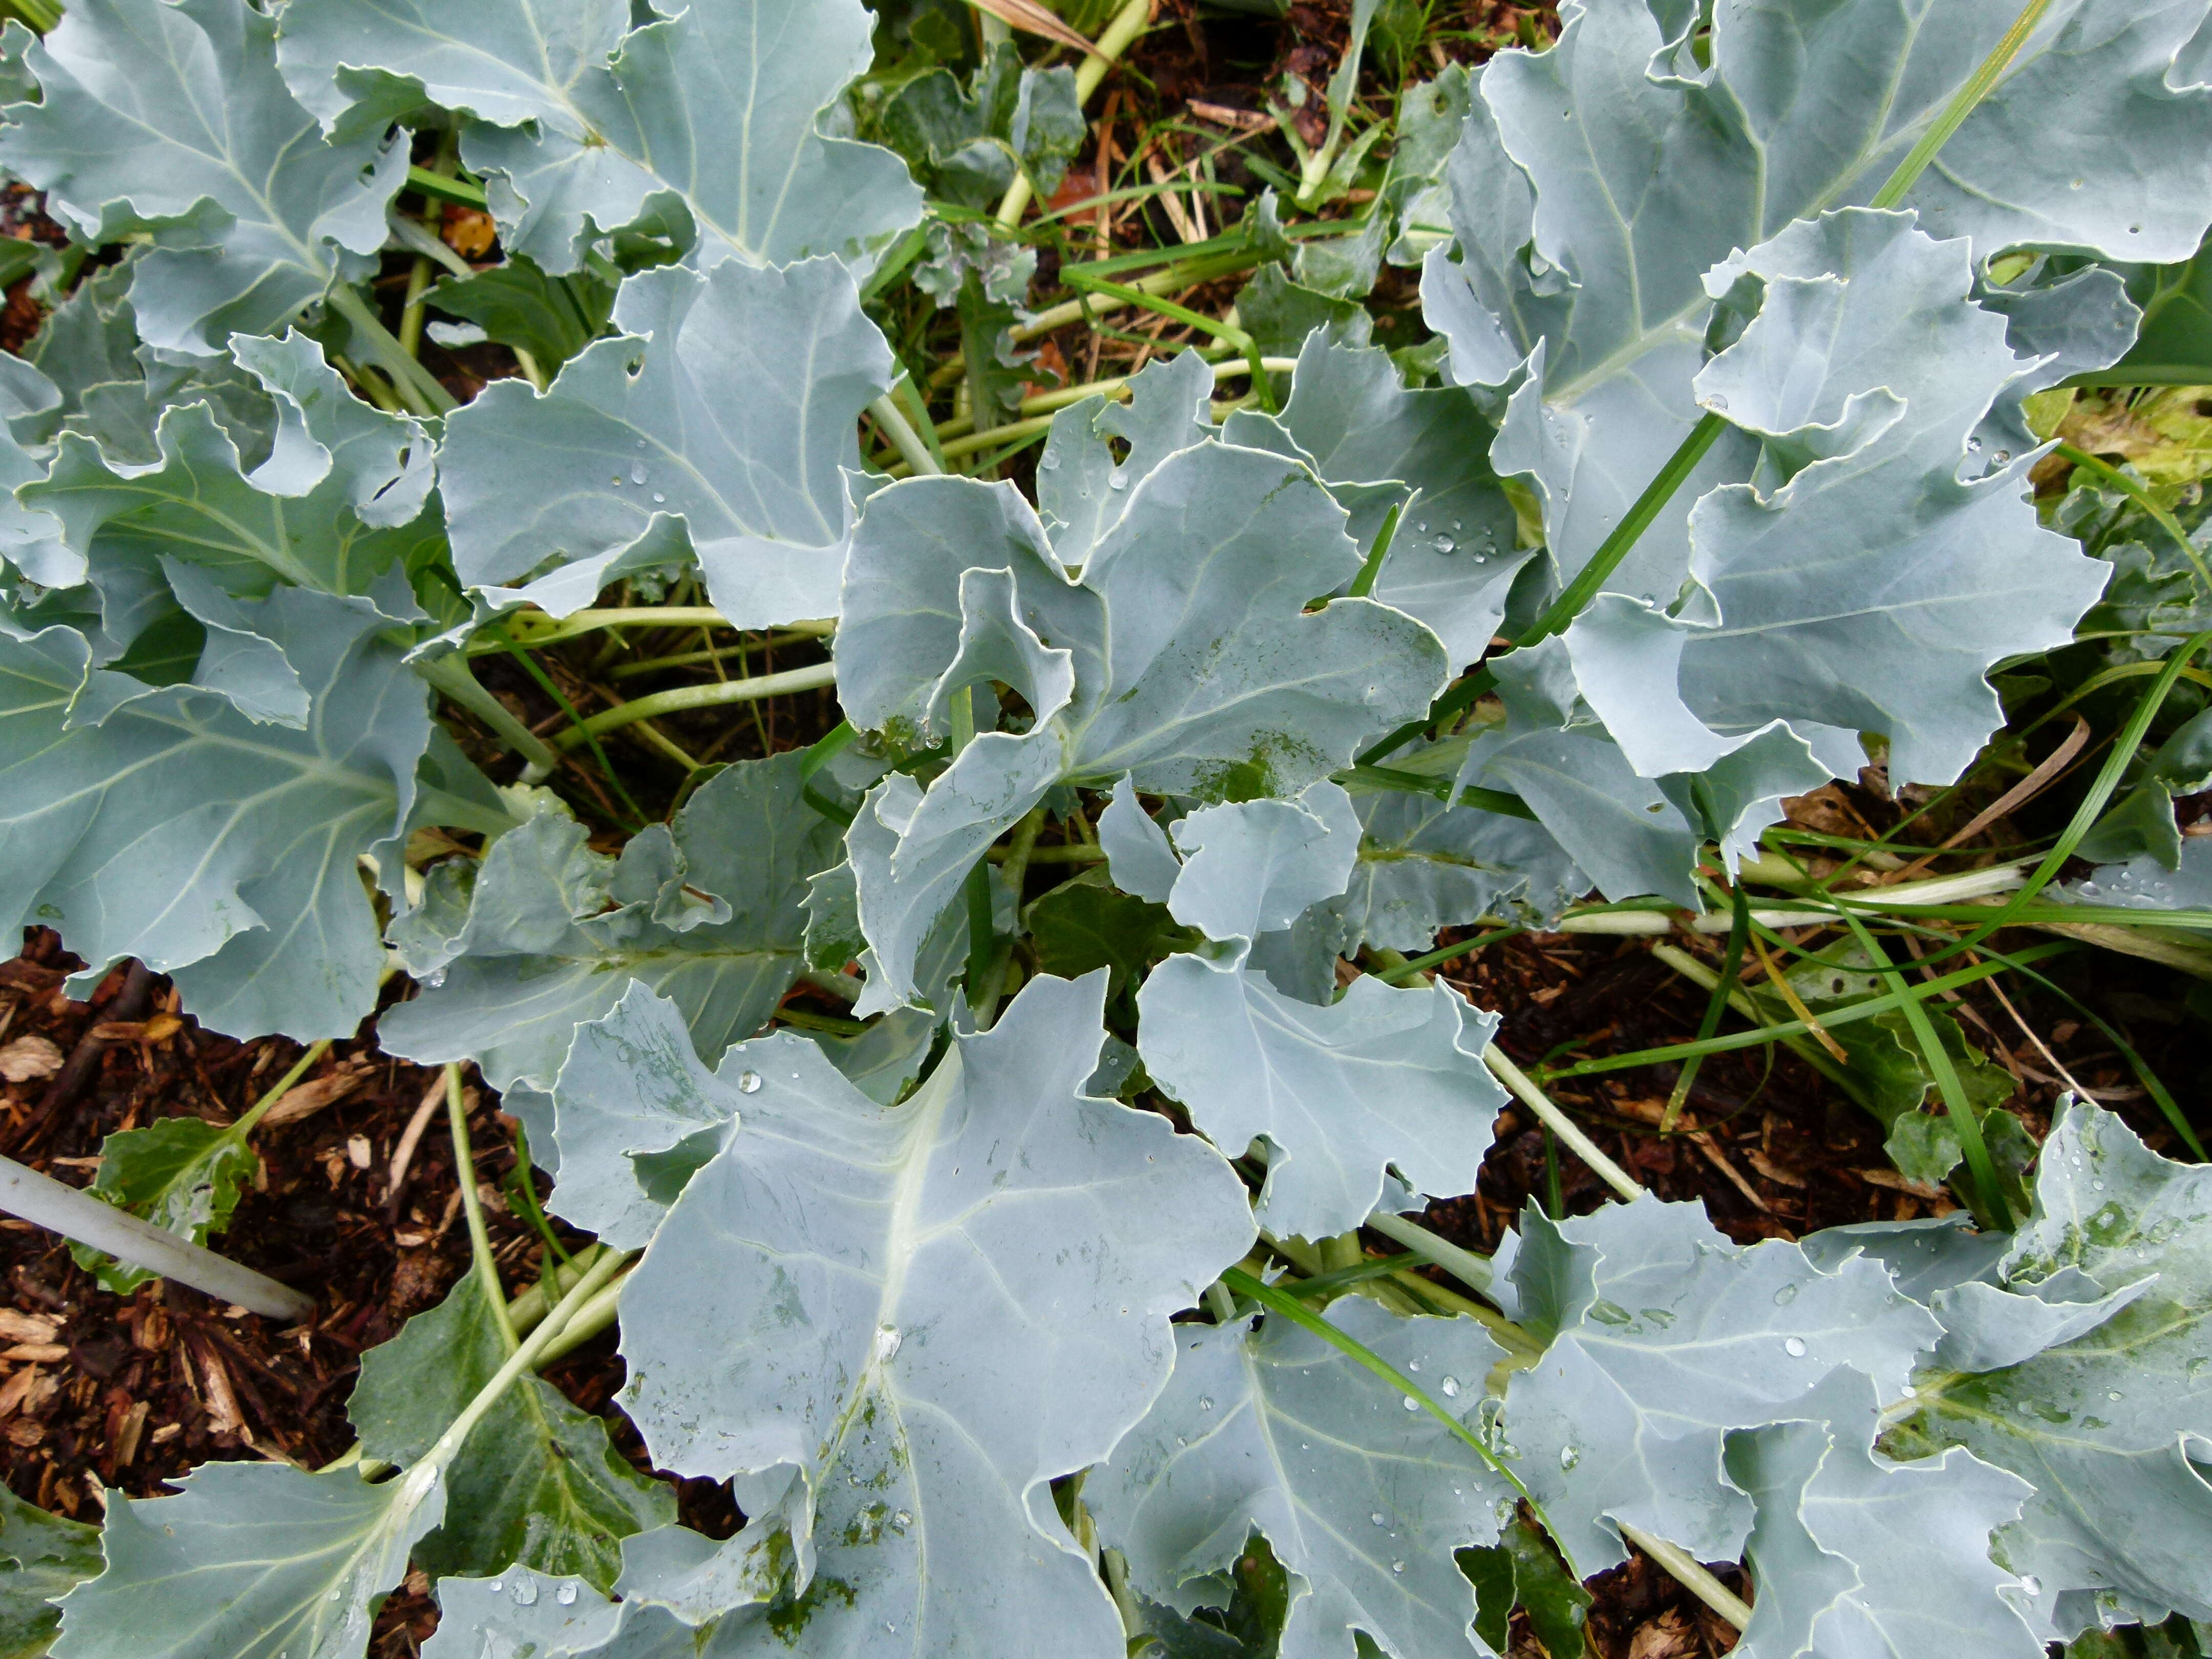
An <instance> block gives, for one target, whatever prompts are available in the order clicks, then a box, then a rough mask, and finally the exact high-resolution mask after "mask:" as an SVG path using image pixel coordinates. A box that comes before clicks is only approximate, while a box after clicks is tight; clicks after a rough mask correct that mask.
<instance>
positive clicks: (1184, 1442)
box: [1176, 1434, 1190, 1446]
mask: <svg viewBox="0 0 2212 1659" xmlns="http://www.w3.org/2000/svg"><path fill="white" fill-rule="evenodd" d="M1188 1444H1190V1437H1189V1436H1188V1435H1187V1434H1179V1435H1177V1436H1176V1445H1178V1446H1188Z"/></svg>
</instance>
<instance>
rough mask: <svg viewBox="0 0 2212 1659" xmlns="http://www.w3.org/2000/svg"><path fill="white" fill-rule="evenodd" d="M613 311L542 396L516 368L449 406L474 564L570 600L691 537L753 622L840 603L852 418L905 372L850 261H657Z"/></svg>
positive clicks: (735, 606) (723, 596) (488, 582)
mask: <svg viewBox="0 0 2212 1659" xmlns="http://www.w3.org/2000/svg"><path fill="white" fill-rule="evenodd" d="M687 15H690V14H687ZM614 320H615V326H616V327H617V329H618V330H620V331H622V337H618V338H616V339H611V340H601V341H599V343H596V344H594V345H592V346H590V347H588V348H586V349H585V350H584V351H583V352H582V353H581V354H580V355H579V356H577V357H575V358H574V360H573V361H571V362H569V363H568V366H567V367H566V368H563V369H562V371H561V374H560V375H559V377H558V378H557V379H556V380H555V381H554V382H553V385H552V387H551V389H550V391H548V392H545V393H544V394H543V395H542V396H541V395H540V394H538V392H534V391H533V390H532V388H531V386H529V384H528V383H527V382H526V381H523V380H502V381H500V382H497V383H495V384H494V385H492V386H488V387H486V388H485V389H484V391H483V394H482V395H481V396H479V397H478V398H477V399H476V400H475V401H474V402H472V403H471V404H469V405H468V407H467V408H465V409H463V410H458V411H456V412H455V414H454V415H453V417H452V418H451V420H450V421H449V422H447V432H448V435H447V441H446V447H445V451H444V454H443V458H442V468H443V476H444V495H445V498H446V504H447V519H448V522H449V524H450V526H451V529H452V532H453V564H454V568H456V569H458V570H459V573H460V575H461V580H463V581H465V582H466V583H468V584H469V585H470V586H474V587H481V588H484V589H487V590H489V592H488V593H487V596H486V597H487V599H489V601H490V602H492V603H494V604H495V605H498V606H500V607H501V608H505V607H507V606H511V605H517V604H520V603H521V602H522V601H523V600H525V599H530V600H533V601H535V602H537V603H538V604H539V605H541V606H542V607H543V608H544V609H546V610H548V611H552V612H555V613H556V614H566V613H567V612H568V611H573V610H574V609H576V608H577V607H579V606H580V605H588V604H590V603H591V601H592V597H593V595H595V594H596V593H597V592H599V589H600V587H601V586H605V584H606V583H607V582H609V581H611V580H613V579H614V578H615V577H616V576H617V575H619V574H622V573H623V570H625V569H627V568H630V567H631V566H632V565H635V564H644V565H665V564H666V563H668V562H671V560H673V559H675V558H678V557H679V556H681V555H682V554H683V553H684V551H686V550H690V551H691V552H693V553H696V556H697V558H698V561H699V566H700V571H701V574H702V575H703V576H704V577H705V579H706V583H707V589H708V593H709V594H710V595H711V596H712V597H713V599H714V603H715V605H717V606H718V607H719V608H720V610H721V611H722V613H723V615H724V616H726V617H728V618H729V620H730V621H731V622H732V623H735V624H737V625H738V626H739V627H744V628H757V627H765V626H768V625H769V624H771V623H784V622H793V621H797V620H799V619H800V618H803V617H828V616H834V615H835V614H836V610H837V578H838V572H839V569H840V568H841V566H842V562H843V559H844V551H845V544H846V536H847V532H848V528H849V526H850V525H851V522H852V507H851V505H850V502H849V501H848V498H847V495H846V487H845V482H844V477H843V474H844V471H858V470H859V467H860V441H859V438H858V436H857V435H856V428H855V427H854V418H855V417H856V416H858V415H859V414H860V410H862V409H864V408H866V406H867V404H868V403H869V402H870V401H871V400H872V398H875V397H876V396H877V394H878V393H879V392H882V391H883V390H884V387H885V386H887V385H889V384H890V378H891V375H890V351H889V349H888V348H887V347H886V346H885V345H884V338H883V336H882V335H881V334H880V333H878V331H877V330H876V325H874V324H873V323H872V322H870V321H869V320H868V319H867V318H866V317H865V316H863V315H862V314H861V312H860V294H859V290H858V289H856V288H855V287H854V283H853V277H852V275H851V273H850V272H849V271H848V270H846V269H845V268H844V267H843V266H842V265H841V264H837V263H836V262H835V261H834V260H827V259H822V260H811V261H808V262H806V263H804V264H798V265H794V266H792V267H790V268H789V269H787V270H754V269H752V268H751V267H750V266H748V265H745V264H739V263H735V262H732V263H728V264H723V265H721V266H720V267H719V268H718V269H716V270H714V271H713V272H712V273H711V274H709V275H708V276H700V275H698V274H697V273H696V272H693V271H690V270H685V269H683V268H680V267H677V268H671V269H667V270H653V271H647V272H645V273H643V274H642V275H640V276H634V277H632V278H631V279H630V280H629V281H628V282H627V283H623V288H622V292H621V294H620V295H618V296H617V299H616V301H615V310H614ZM732 387H743V388H744V395H743V396H742V397H739V398H732V395H731V389H732Z"/></svg>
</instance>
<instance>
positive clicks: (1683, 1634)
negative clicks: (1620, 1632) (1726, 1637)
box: [1628, 1607, 1698, 1659]
mask: <svg viewBox="0 0 2212 1659" xmlns="http://www.w3.org/2000/svg"><path fill="white" fill-rule="evenodd" d="M1697 1647H1698V1638H1697V1637H1696V1635H1695V1633H1694V1632H1692V1630H1691V1628H1690V1621H1689V1620H1686V1619H1685V1618H1684V1617H1683V1616H1682V1613H1681V1611H1680V1608H1677V1607H1669V1608H1668V1609H1667V1610H1666V1612H1664V1613H1661V1614H1660V1615H1659V1616H1658V1617H1657V1618H1656V1619H1654V1620H1652V1621H1651V1622H1650V1624H1648V1625H1645V1626H1643V1627H1641V1628H1640V1629H1639V1630H1638V1631H1637V1632H1636V1634H1635V1635H1633V1636H1632V1637H1630V1638H1628V1659H1682V1656H1683V1655H1685V1654H1688V1653H1692V1652H1694V1651H1695V1650H1696V1649H1697Z"/></svg>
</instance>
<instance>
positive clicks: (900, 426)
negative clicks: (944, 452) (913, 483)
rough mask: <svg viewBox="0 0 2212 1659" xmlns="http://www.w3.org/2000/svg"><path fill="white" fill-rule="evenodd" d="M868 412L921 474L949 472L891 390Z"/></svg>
mask: <svg viewBox="0 0 2212 1659" xmlns="http://www.w3.org/2000/svg"><path fill="white" fill-rule="evenodd" d="M868 414H869V415H870V416H872V418H873V419H874V421H875V422H876V424H877V426H878V427H879V428H882V430H883V435H884V436H885V437H886V438H888V439H890V441H891V447H892V448H894V449H896V450H897V451H898V453H899V455H900V457H901V459H903V460H904V461H905V462H906V464H907V465H908V466H909V467H911V468H912V469H913V470H914V471H915V474H916V475H917V476H920V477H933V476H935V475H936V474H939V473H941V472H943V471H945V469H944V468H943V467H941V466H939V465H938V464H937V457H936V456H934V455H933V454H931V453H929V446H928V445H927V444H925V443H924V442H922V441H921V434H920V433H918V432H916V431H915V429H914V424H913V422H910V421H908V419H907V417H906V411H905V410H902V409H901V408H900V407H899V406H898V404H897V403H896V401H895V400H894V399H893V398H891V397H890V395H889V394H888V393H886V394H885V395H884V396H883V397H881V398H877V399H876V400H875V402H873V403H872V404H869V405H868Z"/></svg>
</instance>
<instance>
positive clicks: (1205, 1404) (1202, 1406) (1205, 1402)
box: [1198, 1395, 1213, 1412]
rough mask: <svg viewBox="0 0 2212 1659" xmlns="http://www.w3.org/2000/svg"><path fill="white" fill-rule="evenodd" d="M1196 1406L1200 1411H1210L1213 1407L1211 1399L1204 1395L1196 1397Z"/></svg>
mask: <svg viewBox="0 0 2212 1659" xmlns="http://www.w3.org/2000/svg"><path fill="white" fill-rule="evenodd" d="M1198 1408H1199V1410H1200V1411H1202V1412H1210V1411H1212V1409H1213V1401H1212V1400H1211V1399H1210V1398H1208V1397H1207V1396H1206V1395H1199V1397H1198Z"/></svg>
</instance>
